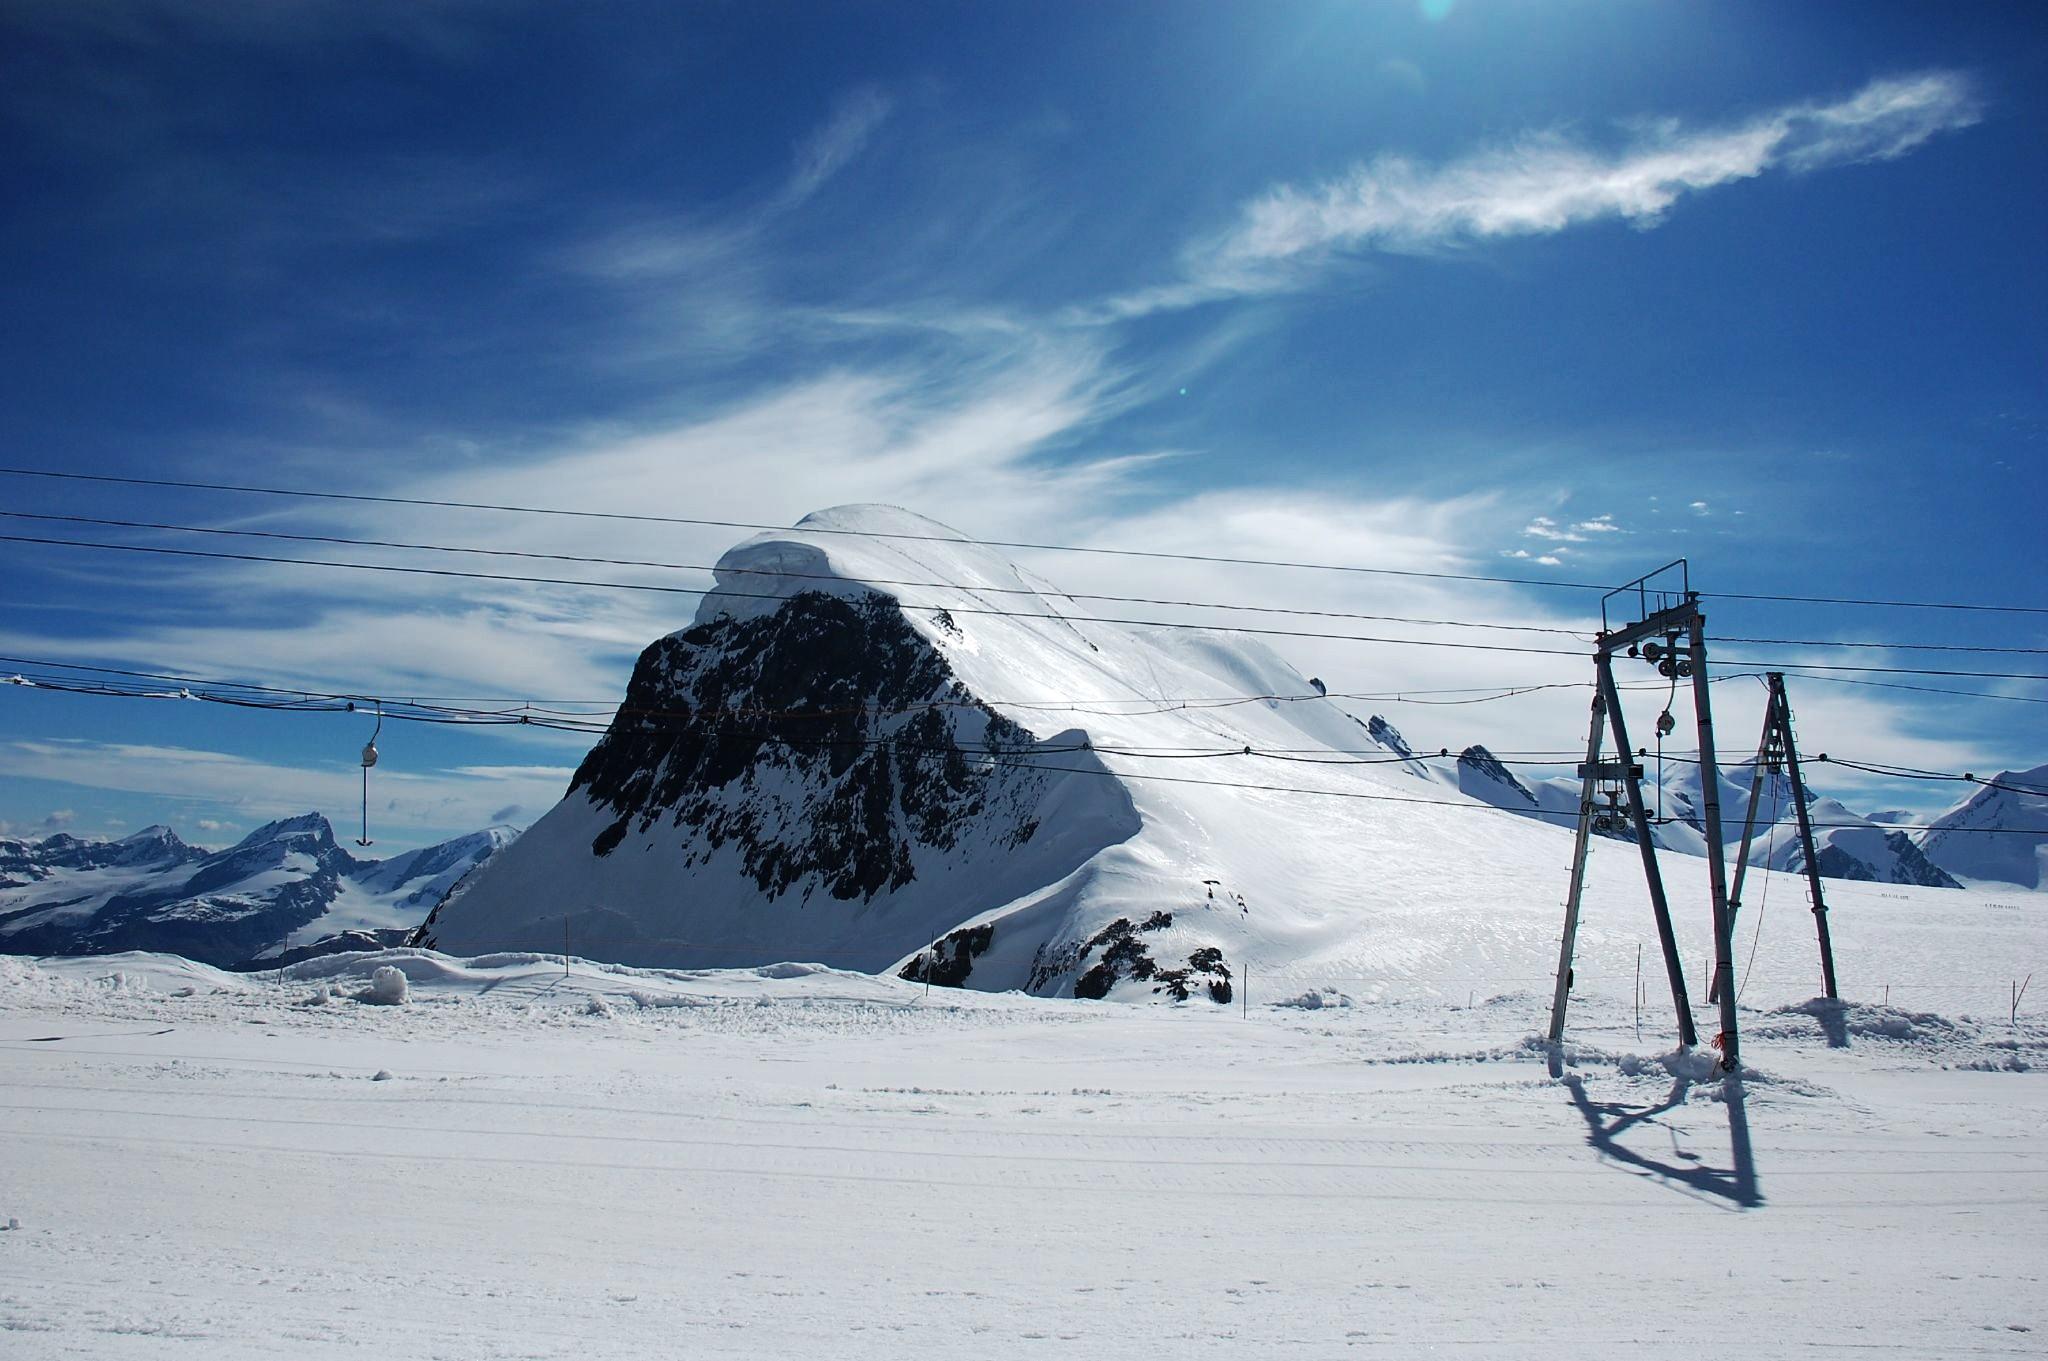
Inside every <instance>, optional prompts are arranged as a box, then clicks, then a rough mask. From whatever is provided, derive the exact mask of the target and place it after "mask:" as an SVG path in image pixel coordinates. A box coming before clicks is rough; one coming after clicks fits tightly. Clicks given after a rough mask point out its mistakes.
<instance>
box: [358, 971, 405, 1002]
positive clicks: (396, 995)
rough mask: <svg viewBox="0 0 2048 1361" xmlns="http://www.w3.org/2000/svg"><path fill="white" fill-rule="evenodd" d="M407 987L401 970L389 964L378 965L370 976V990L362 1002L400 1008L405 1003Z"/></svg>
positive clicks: (364, 995)
mask: <svg viewBox="0 0 2048 1361" xmlns="http://www.w3.org/2000/svg"><path fill="white" fill-rule="evenodd" d="M407 990H408V985H407V983H406V981H405V973H404V971H403V970H401V969H398V968H395V967H394V966H392V965H389V964H383V965H379V966H378V967H377V969H376V971H375V972H373V973H372V974H371V975H370V988H369V991H368V992H365V993H364V994H363V997H362V1000H363V1001H365V1002H371V1003H374V1004H376V1005H377V1006H380V1007H395V1006H402V1005H404V1003H405V998H406V993H407Z"/></svg>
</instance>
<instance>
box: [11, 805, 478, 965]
mask: <svg viewBox="0 0 2048 1361" xmlns="http://www.w3.org/2000/svg"><path fill="white" fill-rule="evenodd" d="M516 835H517V833H516V832H515V831H514V830H513V829H511V828H509V827H491V828H486V829H485V830H483V831H480V832H472V833H469V834H467V835H465V836H461V837H457V838H455V839H454V840H452V841H446V842H443V843H441V844H440V845H436V846H429V847H425V848H423V849H420V850H414V851H407V852H405V853H404V854H402V855H396V856H393V857H391V858H390V859H387V860H365V859H357V858H356V857H355V856H353V855H350V854H349V853H348V852H347V851H346V850H345V849H343V848H342V847H341V846H340V845H339V844H337V842H336V841H335V837H334V829H333V827H331V826H330V825H329V824H328V822H327V819H326V818H324V817H322V816H320V815H319V814H318V813H306V814H302V815H300V816H297V817H291V818H283V819H280V820H278V821H276V822H270V823H266V824H264V825H263V826H261V827H258V828H257V829H256V830H254V831H252V832H250V833H249V835H247V836H245V837H243V838H242V839H241V840H240V841H238V842H236V843H235V844H234V845H233V846H230V847H227V848H226V849H225V850H220V851H206V850H202V849H200V848H198V847H195V846H190V845H187V844H186V843H185V842H184V841H182V840H180V839H179V838H178V836H177V834H176V833H175V832H173V831H172V830H171V829H170V828H168V827H150V828H146V829H144V830H143V831H141V832H137V833H136V834H135V835H134V836H130V837H125V838H123V839H121V840H119V841H99V840H92V839H86V838H80V837H73V836H68V835H62V834H60V835H57V836H52V837H45V838H42V839H41V840H30V841H7V840H0V950H5V951H8V952H11V953H17V954H99V953H107V952H116V951H126V950H153V951H169V952H175V953H178V954H182V955H186V956H189V957H190V958H193V959H196V960H200V961H203V962H206V963H210V964H216V965H222V966H228V965H236V964H241V963H245V962H252V961H257V960H269V959H274V958H278V957H282V956H287V955H289V956H291V957H303V956H304V955H306V954H309V953H318V952H319V951H321V950H323V949H326V948H330V947H332V946H334V945H337V944H340V943H343V942H342V940H341V939H340V938H343V937H346V938H347V940H346V943H349V944H354V945H357V946H364V945H369V946H375V945H379V944H394V943H397V942H398V941H399V940H402V939H403V938H404V937H405V936H407V935H409V934H410V933H411V932H412V931H413V930H414V929H415V928H417V927H418V925H419V923H420V921H421V920H422V919H423V918H425V916H426V915H427V913H428V912H429V911H430V910H431V909H432V908H433V906H434V905H435V904H436V903H438V902H439V901H440V900H441V898H442V897H443V896H444V895H445V894H446V893H447V891H448V890H449V888H450V887H452V886H453V885H454V884H455V883H456V882H457V881H458V880H460V879H461V877H462V876H463V875H465V874H467V873H468V872H469V871H470V870H471V869H473V868H474V867H475V866H477V865H479V864H481V863H483V862H484V861H486V860H488V859H489V858H490V857H491V856H493V855H495V854H496V853H497V852H499V851H501V850H503V849H504V848H505V847H506V846H507V845H510V844H511V842H512V840H513V838H514V837H515V836H516Z"/></svg>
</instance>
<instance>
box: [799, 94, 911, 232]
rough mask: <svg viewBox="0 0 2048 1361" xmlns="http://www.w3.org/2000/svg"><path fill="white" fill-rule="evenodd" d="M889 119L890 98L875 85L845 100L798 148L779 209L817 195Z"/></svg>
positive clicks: (841, 101) (846, 96)
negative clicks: (884, 121)
mask: <svg viewBox="0 0 2048 1361" xmlns="http://www.w3.org/2000/svg"><path fill="white" fill-rule="evenodd" d="M888 116H889V100H888V97H887V96H885V95H884V94H883V93H882V92H881V91H880V90H878V89H876V88H874V87H873V86H864V87H862V88H860V89H857V90H854V91H852V92H850V93H849V94H847V95H845V96H844V97H843V98H841V99H840V101H839V103H838V105H837V107H835V108H834V109H833V111H832V116H831V117H830V118H829V119H828V120H827V121H826V123H825V125H824V126H823V127H821V128H819V129H818V130H817V131H816V132H813V133H812V134H811V135H810V136H809V137H806V138H805V139H804V140H803V142H802V143H800V144H799V145H798V147H797V149H796V168H795V169H794V170H793V171H792V172H791V173H790V177H789V182H788V183H787V184H786V185H784V186H783V190H782V194H781V195H780V197H779V198H778V200H777V203H778V206H780V207H783V208H791V207H795V206H796V205H797V204H799V203H801V202H803V201H804V200H805V199H807V198H809V197H810V196H811V195H813V194H815V193H817V192H818V190H819V189H821V188H823V187H824V185H825V182H826V181H827V180H829V179H831V178H832V177H833V176H834V175H836V174H838V173H839V171H840V170H841V169H843V168H844V167H845V166H846V165H847V163H848V162H850V161H852V160H853V159H854V158H855V157H856V156H858V155H859V154H860V153H861V150H862V149H863V148H864V147H866V146H867V144H868V141H869V139H870V138H872V137H873V136H874V134H875V130H876V129H877V128H879V127H880V126H881V125H882V122H883V120H884V119H886V118H887V117H888Z"/></svg>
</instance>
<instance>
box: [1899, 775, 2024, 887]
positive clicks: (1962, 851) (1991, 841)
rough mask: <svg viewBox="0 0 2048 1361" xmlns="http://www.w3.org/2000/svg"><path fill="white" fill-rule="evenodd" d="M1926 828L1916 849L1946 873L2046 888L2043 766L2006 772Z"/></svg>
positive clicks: (1963, 877)
mask: <svg viewBox="0 0 2048 1361" xmlns="http://www.w3.org/2000/svg"><path fill="white" fill-rule="evenodd" d="M2035 790H2039V791H2042V792H2040V793H2035V792H2032V791H2035ZM1931 827H1932V830H1930V831H1926V832H1922V833H1921V834H1920V838H1919V845H1920V849H1921V850H1922V851H1923V852H1924V853H1925V854H1926V856H1927V858H1928V859H1929V860H1931V861H1933V862H1934V863H1935V864H1936V865H1939V866H1940V867H1941V868H1942V869H1944V870H1946V871H1948V872H1949V873H1950V874H1953V875H1955V876H1956V877H1958V878H1961V879H1994V880H1998V881H2001V882H2003V883H2008V884H2018V885H2020V886H2021V887H2022V888H2041V887H2043V886H2048V766H2036V767H2034V768H2033V769H2032V770H2009V771H2006V772H2005V773H2004V774H2002V775H2000V776H1998V777H1997V778H1996V779H1994V780H1993V781H1992V782H1991V783H1989V784H1987V785H1986V786H1985V787H1984V788H1982V789H1979V790H1978V791H1977V792H1976V793H1975V794H1973V795H1972V796H1971V797H1969V798H1967V799H1965V800H1963V802H1961V803H1959V804H1957V805H1956V806H1955V807H1954V808H1951V809H1950V810H1949V811H1948V812H1946V813H1944V814H1942V815H1941V816H1940V817H1938V818H1936V819H1935V820H1934V822H1933V823H1932V824H1931ZM1972 828H1999V829H2003V832H2004V833H2007V834H1999V833H1985V832H1973V831H1971V830H1970V829H1972Z"/></svg>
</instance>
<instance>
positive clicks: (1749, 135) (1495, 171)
mask: <svg viewBox="0 0 2048 1361" xmlns="http://www.w3.org/2000/svg"><path fill="white" fill-rule="evenodd" d="M1979 116H1980V113H1979V107H1978V101H1977V98H1976V96H1975V94H1974V92H1973V90H1972V88H1971V83H1970V81H1969V80H1968V79H1967V78H1965V77H1964V76H1962V75H1961V74H1959V73H1956V72H1951V71H1929V72H1923V73H1920V74H1917V75H1912V76H1904V77H1897V78H1889V79H1883V80H1875V81H1872V82H1871V83H1870V84H1868V85H1866V86H1864V87H1863V89H1861V90H1859V91H1858V92H1856V93H1855V94H1853V95H1851V96H1849V97H1848V98H1846V99H1840V100H1836V101H1834V102H1832V103H1802V104H1794V105H1790V106H1787V107H1785V108H1782V109H1777V110H1774V111H1772V112H1770V113H1766V114H1763V115H1761V116H1759V117H1755V118H1752V119H1750V120H1748V121H1747V122H1743V123H1738V124H1735V125H1732V126H1728V127H1719V128H1688V127H1686V126H1685V125H1684V124H1682V123H1680V122H1679V121H1678V120H1677V119H1656V120H1645V121H1642V122H1639V123H1637V124H1636V125H1635V126H1634V127H1633V128H1632V129H1631V130H1630V134H1629V137H1628V140H1627V142H1626V144H1625V145H1623V146H1621V147H1619V148H1618V149H1607V148H1602V147H1597V146H1593V145H1589V144H1587V143H1586V142H1584V141H1582V140H1578V139H1576V138H1574V137H1573V136H1571V135H1568V134H1566V133H1563V132H1546V133H1535V134H1530V135H1527V136H1524V137H1521V138H1519V139H1517V140H1515V141H1513V142H1511V143H1508V144H1506V145H1503V146H1498V147H1493V148H1489V149H1487V150H1484V151H1479V152H1475V153H1472V154H1470V155H1467V156H1464V157H1461V158H1459V159H1457V160H1453V161H1449V162H1447V163H1444V164H1441V165H1430V164H1425V163H1422V162H1418V161H1415V160H1412V159H1409V158H1407V157H1404V156H1399V155H1392V154H1387V155H1381V156H1378V157H1375V158H1373V159H1372V160H1369V161H1365V162H1362V163H1360V164H1358V165H1355V166H1353V167H1352V168H1351V169H1350V170H1349V171H1347V172H1345V173H1344V174H1341V175H1338V176H1336V177H1334V178H1332V179H1328V180H1324V181H1322V182H1321V183H1317V184H1311V185H1306V186H1303V185H1293V184H1282V185H1276V186H1274V187H1273V188H1271V189H1269V190H1267V191H1266V192H1265V193H1263V194H1261V195H1259V196H1258V197H1257V198H1255V199H1253V200H1252V201H1250V202H1249V203H1247V204H1245V205H1244V206H1243V208H1242V209H1241V210H1240V211H1239V214H1238V218H1237V221H1236V222H1235V223H1233V224H1232V225H1231V226H1230V227H1228V228H1227V229H1225V230H1223V231H1221V232H1219V233H1217V234H1215V235H1213V236H1211V237H1209V238H1207V239H1204V240H1201V241H1198V242H1196V243H1195V244H1194V245H1192V246H1190V247H1189V248H1188V249H1187V250H1186V251H1185V252H1184V253H1183V258H1182V262H1181V264H1182V271H1181V278H1180V279H1179V280H1177V281H1175V282H1172V283H1169V284H1166V285H1163V286H1160V287H1156V288H1152V289H1146V290H1141V291H1139V292H1136V293H1131V294H1126V295H1125V296H1123V297H1120V298H1117V299H1113V300H1112V301H1111V302H1110V303H1108V304H1106V305H1104V306H1103V307H1100V308H1096V309H1092V311H1090V312H1089V313H1088V316H1089V317H1090V318H1092V319H1096V320H1114V319H1117V318H1121V317H1129V316H1136V315H1142V314H1144V313H1147V312H1154V311H1159V310H1162V309H1169V308H1176V307H1186V306H1191V305H1194V304H1196V303H1201V302H1208V301H1214V300H1217V299H1221V298H1228V297H1236V296H1244V295H1250V294H1261V293H1273V292H1281V291H1287V290H1291V289H1294V288H1298V287H1302V286H1304V285H1306V284H1307V283H1308V282H1309V281H1311V280H1312V279H1314V278H1315V277H1317V276H1318V275H1319V274H1321V273H1322V271H1323V270H1324V269H1325V268H1326V267H1327V266H1329V265H1330V264H1331V263H1332V262H1333V261H1334V260H1336V259H1338V258H1340V257H1343V256H1346V255H1353V254H1357V253H1360V252H1369V251H1378V252H1426V251H1434V250H1441V249H1446V248H1453V247H1458V246H1463V245H1470V244H1473V243H1477V242H1483V241H1490V240H1499V239H1505V238H1510V237H1519V236H1546V235H1550V234H1553V233H1556V232H1560V231H1563V230H1565V229H1566V228H1567V227H1572V226H1577V225H1581V224H1585V223H1591V222H1600V221H1622V222H1626V223H1629V224H1630V225H1632V226H1635V227H1639V228H1650V227H1654V226H1656V225H1657V224H1658V223H1659V222H1661V221H1662V220H1663V218H1664V216H1665V214H1666V213H1668V212H1669V211H1670V210H1671V209H1672V208H1673V207H1674V206H1675V205H1676V204H1677V203H1678V201H1679V200H1680V199H1681V198H1683V197H1685V196H1686V195H1688V194H1695V193H1699V192H1701V191H1702V190H1706V189H1712V188H1716V187H1718V186H1722V185H1727V184H1732V183H1736V182H1738V181H1741V180H1747V179H1754V178H1756V177H1757V176H1759V175H1762V174H1764V173H1766V172H1768V171H1772V170H1784V171H1790V172H1795V173H1798V172H1808V171H1814V170H1819V169H1822V168H1824V167H1828V166H1836V165H1844V164H1848V163H1851V162H1856V161H1869V160H1889V159H1892V158H1894V157H1898V156H1903V155H1905V154H1906V153H1907V152H1909V151H1912V150H1913V149H1914V148H1916V147H1919V146H1920V145H1922V144H1923V143H1925V142H1926V141H1928V140H1929V139H1930V138H1932V137H1934V136H1935V135H1937V134H1939V133H1942V132H1948V131H1953V130H1955V129H1959V128H1964V127H1968V126H1970V125H1971V124H1973V123H1975V122H1976V121H1978V118H1979Z"/></svg>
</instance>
